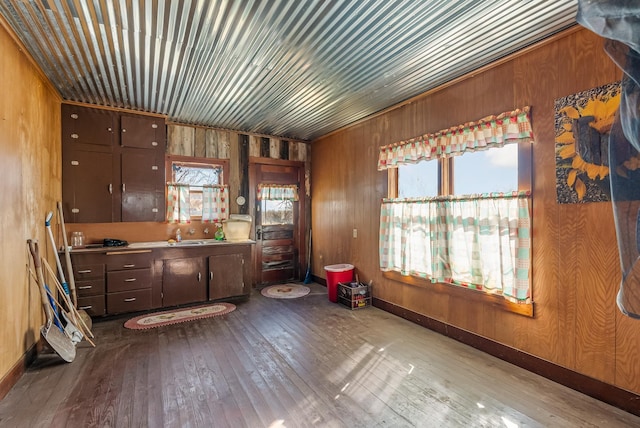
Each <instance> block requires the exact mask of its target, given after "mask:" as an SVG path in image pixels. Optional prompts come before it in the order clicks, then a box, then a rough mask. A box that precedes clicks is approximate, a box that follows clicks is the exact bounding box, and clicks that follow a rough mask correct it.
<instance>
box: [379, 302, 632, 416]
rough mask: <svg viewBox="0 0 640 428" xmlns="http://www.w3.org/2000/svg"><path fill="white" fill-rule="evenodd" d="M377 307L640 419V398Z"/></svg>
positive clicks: (390, 306) (385, 305)
mask: <svg viewBox="0 0 640 428" xmlns="http://www.w3.org/2000/svg"><path fill="white" fill-rule="evenodd" d="M372 303H373V306H375V307H377V308H380V309H382V310H383V311H386V312H389V313H392V314H394V315H397V316H399V317H400V318H404V319H406V320H408V321H411V322H413V323H416V324H418V325H420V326H422V327H426V328H428V329H429V330H433V331H435V332H437V333H440V334H442V335H444V336H447V337H450V338H452V339H455V340H457V341H459V342H462V343H464V344H466V345H469V346H472V347H474V348H476V349H479V350H481V351H483V352H486V353H487V354H489V355H493V356H494V357H497V358H500V359H501V360H504V361H507V362H509V363H511V364H513V365H516V366H518V367H521V368H523V369H526V370H529V371H530V372H533V373H536V374H538V375H540V376H543V377H546V378H547V379H550V380H552V381H554V382H557V383H559V384H561V385H564V386H566V387H568V388H571V389H574V390H576V391H578V392H581V393H583V394H585V395H588V396H590V397H593V398H595V399H597V400H600V401H602V402H604V403H607V404H610V405H612V406H615V407H618V408H620V409H622V410H624V411H626V412H629V413H632V414H634V415H636V416H640V395H638V394H635V393H633V392H630V391H627V390H625V389H622V388H618V387H617V386H614V385H611V384H608V383H606V382H602V381H600V380H597V379H594V378H591V377H589V376H586V375H583V374H580V373H578V372H574V371H573V370H569V369H567V368H565V367H562V366H559V365H557V364H555V363H552V362H550V361H547V360H544V359H542V358H539V357H536V356H534V355H531V354H528V353H526V352H522V351H520V350H518V349H516V348H512V347H510V346H506V345H503V344H501V343H499V342H495V341H493V340H491V339H488V338H486V337H482V336H479V335H477V334H475V333H472V332H470V331H467V330H463V329H461V328H458V327H454V326H452V325H449V324H446V323H444V322H442V321H438V320H436V319H433V318H429V317H427V316H425V315H422V314H419V313H417V312H413V311H411V310H409V309H406V308H403V307H401V306H398V305H396V304H394V303H391V302H387V301H385V300H381V299H379V298H376V297H374V298H373V299H372Z"/></svg>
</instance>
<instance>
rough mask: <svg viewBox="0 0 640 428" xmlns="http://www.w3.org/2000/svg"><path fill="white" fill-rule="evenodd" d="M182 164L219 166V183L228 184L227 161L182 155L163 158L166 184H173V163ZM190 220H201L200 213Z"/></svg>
mask: <svg viewBox="0 0 640 428" xmlns="http://www.w3.org/2000/svg"><path fill="white" fill-rule="evenodd" d="M174 162H178V163H183V164H193V165H194V166H197V165H211V166H220V167H222V175H221V177H220V183H219V184H221V185H223V184H228V177H229V159H219V158H203V157H195V156H183V155H166V156H165V171H166V175H167V176H166V177H165V178H166V182H167V183H172V182H173V163H174ZM166 192H167V189H166V186H165V200H166V199H167V198H166V196H167V195H166ZM189 192H191V186H189ZM191 219H192V220H201V219H202V213H200V215H192V216H191Z"/></svg>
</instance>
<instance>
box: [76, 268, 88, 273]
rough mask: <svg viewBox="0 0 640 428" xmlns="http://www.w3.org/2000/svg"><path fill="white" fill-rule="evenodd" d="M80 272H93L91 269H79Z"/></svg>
mask: <svg viewBox="0 0 640 428" xmlns="http://www.w3.org/2000/svg"><path fill="white" fill-rule="evenodd" d="M78 273H91V269H85V270H79V271H78Z"/></svg>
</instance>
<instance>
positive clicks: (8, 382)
mask: <svg viewBox="0 0 640 428" xmlns="http://www.w3.org/2000/svg"><path fill="white" fill-rule="evenodd" d="M38 349H40V348H39V345H38V343H37V342H36V343H34V344H33V345H32V346H31V348H29V349H28V350H27V352H25V353H24V355H23V356H22V358H20V359H19V360H18V362H17V363H15V364H14V366H13V367H12V368H11V370H9V372H8V373H7V374H6V375H5V376H4V377H3V378H2V380H0V401H2V399H3V398H4V397H6V395H7V394H8V393H9V391H11V388H13V387H14V385H15V384H16V383H18V380H20V378H21V377H22V375H23V374H24V372H25V370H26V369H27V367H29V366H30V365H31V364H32V363H33V362H34V361H35V359H36V356H37V355H38Z"/></svg>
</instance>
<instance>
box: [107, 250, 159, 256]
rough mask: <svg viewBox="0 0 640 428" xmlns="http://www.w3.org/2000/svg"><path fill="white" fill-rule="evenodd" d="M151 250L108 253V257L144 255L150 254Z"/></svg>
mask: <svg viewBox="0 0 640 428" xmlns="http://www.w3.org/2000/svg"><path fill="white" fill-rule="evenodd" d="M150 252H151V250H130V251H108V252H107V253H106V255H107V256H123V255H127V254H143V253H150Z"/></svg>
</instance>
